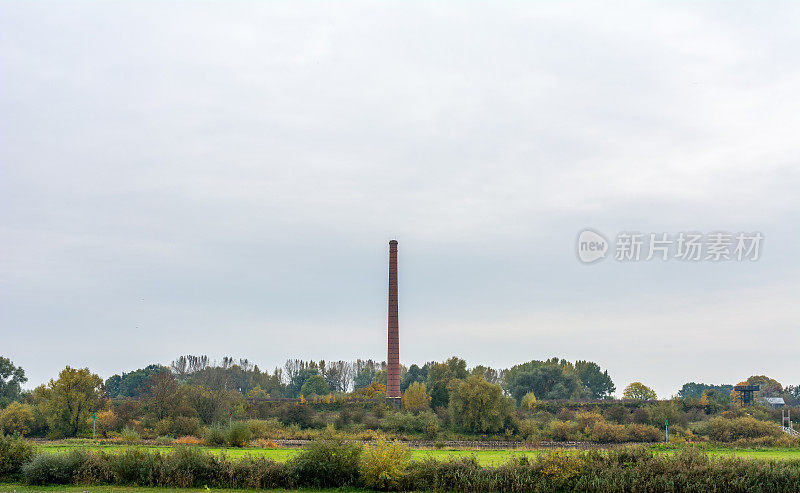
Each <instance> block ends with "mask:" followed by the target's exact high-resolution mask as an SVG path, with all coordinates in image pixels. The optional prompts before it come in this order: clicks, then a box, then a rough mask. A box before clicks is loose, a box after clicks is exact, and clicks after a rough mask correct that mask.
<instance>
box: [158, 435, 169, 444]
mask: <svg viewBox="0 0 800 493" xmlns="http://www.w3.org/2000/svg"><path fill="white" fill-rule="evenodd" d="M154 442H155V443H156V445H172V437H168V436H166V435H161V436H158V437H156V439H155V440H154Z"/></svg>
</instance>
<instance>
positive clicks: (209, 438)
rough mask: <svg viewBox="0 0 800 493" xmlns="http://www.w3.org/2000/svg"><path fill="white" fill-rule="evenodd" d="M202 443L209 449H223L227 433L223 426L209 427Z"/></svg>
mask: <svg viewBox="0 0 800 493" xmlns="http://www.w3.org/2000/svg"><path fill="white" fill-rule="evenodd" d="M203 441H204V442H205V444H206V445H209V446H211V447H223V446H225V444H226V443H227V441H228V431H227V430H226V429H225V427H224V426H220V425H214V426H209V427H208V429H207V430H206V433H205V435H203Z"/></svg>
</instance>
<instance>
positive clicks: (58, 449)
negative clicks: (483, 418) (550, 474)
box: [37, 440, 800, 466]
mask: <svg viewBox="0 0 800 493" xmlns="http://www.w3.org/2000/svg"><path fill="white" fill-rule="evenodd" d="M309 443H311V442H307V443H306V445H308V444H309ZM37 447H38V450H39V451H41V452H49V453H68V452H70V451H72V450H90V451H98V452H105V453H109V454H119V453H122V452H124V451H126V450H129V449H131V448H141V449H144V450H147V451H153V452H154V451H159V452H162V453H168V452H170V451H171V450H172V449H173V448H175V447H176V446H168V445H136V446H131V445H121V444H102V445H97V444H94V443H92V442H88V441H74V440H69V441H65V442H59V441H57V442H47V443H41V442H40V443H38V444H37ZM177 447H183V446H177ZM642 447H646V448H647V449H648V450H652V451H653V452H655V453H661V454H675V453H678V452H680V451H681V450H684V449H686V448H699V449H700V450H702V451H703V452H705V453H707V454H708V455H709V456H712V457H739V458H745V459H755V460H790V459H797V460H800V448H786V447H758V448H741V447H719V446H702V445H672V446H665V445H642ZM198 448H201V449H202V450H204V451H206V452H207V453H212V454H224V455H226V456H227V457H229V458H231V459H237V458H241V457H246V456H252V457H264V458H266V459H270V460H274V461H278V462H283V461H286V460H289V459H290V458H292V457H294V456H296V455H297V454H299V453H300V452H301V451H302V449H301V448H297V447H280V448H255V447H249V448H222V447H201V446H198ZM548 450H559V451H565V450H574V449H552V448H550V447H548V448H533V449H520V448H513V449H505V450H499V449H480V448H442V449H433V448H421V449H415V448H411V449H410V450H409V454H410V457H411V459H414V460H424V459H436V460H450V459H454V458H455V459H460V458H464V457H475V460H477V461H478V463H479V464H480V465H482V466H499V465H501V464H503V463H505V462H507V461H508V460H510V459H511V458H514V457H521V456H527V457H532V456H535V455H539V454H542V453H546V452H547V451H548Z"/></svg>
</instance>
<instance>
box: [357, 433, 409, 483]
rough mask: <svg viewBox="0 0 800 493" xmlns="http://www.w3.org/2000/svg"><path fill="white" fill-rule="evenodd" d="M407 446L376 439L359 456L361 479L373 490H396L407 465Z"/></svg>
mask: <svg viewBox="0 0 800 493" xmlns="http://www.w3.org/2000/svg"><path fill="white" fill-rule="evenodd" d="M408 456H409V452H408V447H406V446H405V445H403V444H401V443H399V442H391V443H387V442H386V441H384V440H380V441H378V442H377V443H376V444H375V445H371V446H368V447H367V448H366V449H365V451H364V455H363V457H362V458H361V466H360V472H361V480H362V481H363V483H364V486H366V487H367V488H372V489H375V490H396V489H398V488H399V486H400V484H401V482H402V481H403V479H404V477H405V474H406V469H407V467H408Z"/></svg>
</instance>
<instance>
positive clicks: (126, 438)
mask: <svg viewBox="0 0 800 493" xmlns="http://www.w3.org/2000/svg"><path fill="white" fill-rule="evenodd" d="M120 437H122V441H123V442H125V443H139V441H140V440H141V438H140V437H139V432H138V431H136V430H134V429H133V428H129V427H127V426H126V427H125V428H123V430H122V433H121V434H120Z"/></svg>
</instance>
